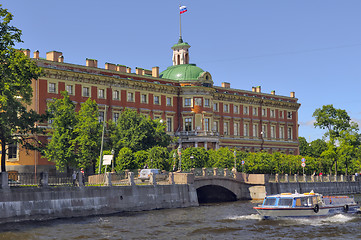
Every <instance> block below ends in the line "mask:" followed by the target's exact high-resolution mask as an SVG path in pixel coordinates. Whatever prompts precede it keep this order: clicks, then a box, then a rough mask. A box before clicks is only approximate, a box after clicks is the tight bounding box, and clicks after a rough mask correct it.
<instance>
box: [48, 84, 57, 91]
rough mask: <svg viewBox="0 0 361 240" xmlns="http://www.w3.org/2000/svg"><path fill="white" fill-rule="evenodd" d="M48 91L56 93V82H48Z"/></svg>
mask: <svg viewBox="0 0 361 240" xmlns="http://www.w3.org/2000/svg"><path fill="white" fill-rule="evenodd" d="M48 92H49V93H57V89H56V83H53V82H49V83H48Z"/></svg>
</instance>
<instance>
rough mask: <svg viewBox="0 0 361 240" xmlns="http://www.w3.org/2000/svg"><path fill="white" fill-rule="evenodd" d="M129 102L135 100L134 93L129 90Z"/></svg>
mask: <svg viewBox="0 0 361 240" xmlns="http://www.w3.org/2000/svg"><path fill="white" fill-rule="evenodd" d="M127 99H128V102H134V93H132V92H128V98H127Z"/></svg>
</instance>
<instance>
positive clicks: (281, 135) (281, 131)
mask: <svg viewBox="0 0 361 240" xmlns="http://www.w3.org/2000/svg"><path fill="white" fill-rule="evenodd" d="M284 138H285V128H284V127H283V126H281V127H280V139H284Z"/></svg>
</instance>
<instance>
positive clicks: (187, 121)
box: [184, 118, 192, 132]
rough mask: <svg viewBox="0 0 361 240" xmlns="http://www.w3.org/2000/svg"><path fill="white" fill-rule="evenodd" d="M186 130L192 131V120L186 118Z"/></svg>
mask: <svg viewBox="0 0 361 240" xmlns="http://www.w3.org/2000/svg"><path fill="white" fill-rule="evenodd" d="M184 130H185V131H186V132H190V131H192V118H185V119H184Z"/></svg>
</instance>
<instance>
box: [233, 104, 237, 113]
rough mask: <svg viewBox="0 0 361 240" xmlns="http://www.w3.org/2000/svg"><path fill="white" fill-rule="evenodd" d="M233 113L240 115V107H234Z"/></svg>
mask: <svg viewBox="0 0 361 240" xmlns="http://www.w3.org/2000/svg"><path fill="white" fill-rule="evenodd" d="M233 113H234V114H238V106H237V105H233Z"/></svg>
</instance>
